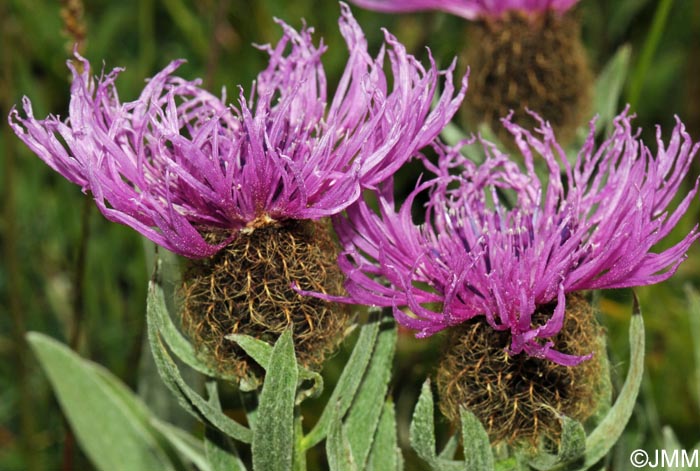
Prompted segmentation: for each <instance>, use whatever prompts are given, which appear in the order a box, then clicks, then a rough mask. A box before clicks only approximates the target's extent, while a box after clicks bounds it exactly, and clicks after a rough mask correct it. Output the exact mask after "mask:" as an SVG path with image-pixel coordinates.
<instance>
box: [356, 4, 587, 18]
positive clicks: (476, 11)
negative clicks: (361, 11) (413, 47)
mask: <svg viewBox="0 0 700 471" xmlns="http://www.w3.org/2000/svg"><path fill="white" fill-rule="evenodd" d="M578 1H579V0H352V2H353V3H354V4H356V5H358V6H360V7H363V8H367V9H368V10H377V11H382V12H387V13H396V12H413V11H422V10H439V11H444V12H446V13H450V14H452V15H456V16H461V17H463V18H466V19H468V20H475V19H478V18H487V17H500V16H501V15H503V14H504V13H506V12H509V11H519V12H522V13H542V12H545V11H548V10H552V11H556V12H559V13H564V12H566V11H568V10H569V9H571V8H572V7H573V6H574V5H576V3H578Z"/></svg>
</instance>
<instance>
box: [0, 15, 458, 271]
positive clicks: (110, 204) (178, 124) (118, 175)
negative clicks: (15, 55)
mask: <svg viewBox="0 0 700 471" xmlns="http://www.w3.org/2000/svg"><path fill="white" fill-rule="evenodd" d="M341 10H342V15H341V18H340V20H339V23H340V30H341V33H342V35H343V37H344V38H345V41H346V43H347V45H348V49H349V51H350V56H349V59H348V62H347V66H346V68H345V71H344V73H343V75H342V77H341V79H340V82H339V84H338V88H337V90H336V92H335V95H334V96H331V97H327V91H326V77H325V74H324V70H323V66H322V64H321V56H322V54H323V52H324V51H325V46H323V45H320V46H318V47H316V46H314V45H313V43H312V37H311V34H312V32H313V30H312V29H311V28H305V29H302V30H301V31H300V32H297V31H295V30H294V29H292V28H291V27H290V26H288V25H286V24H284V23H283V22H281V21H278V23H279V24H280V25H281V26H282V28H283V29H284V35H283V37H282V39H281V40H280V41H279V43H278V44H277V45H276V46H275V47H271V46H265V47H263V48H262V49H263V50H265V51H266V52H267V53H268V54H269V55H270V62H269V66H268V67H267V69H265V70H263V71H262V72H261V73H260V74H259V75H258V78H257V80H256V82H255V84H254V87H253V88H254V90H253V92H251V93H250V95H249V97H247V98H246V96H245V95H244V92H243V90H242V89H241V90H240V92H239V97H238V101H237V103H235V104H232V105H227V104H226V101H225V100H226V97H225V95H224V96H223V97H222V98H218V97H216V96H214V95H212V94H210V93H209V92H207V91H205V90H203V89H201V88H200V82H199V81H187V80H184V79H182V78H179V77H176V76H174V75H173V73H174V72H175V70H176V69H177V68H178V66H179V65H180V64H181V63H182V61H175V62H172V63H171V64H170V65H169V66H168V67H166V68H165V69H164V70H162V71H161V72H159V73H158V74H157V75H155V76H154V77H153V78H152V79H150V81H149V82H148V84H147V85H146V87H145V88H144V89H143V91H142V92H141V95H140V96H139V97H138V99H137V100H135V101H133V102H126V103H122V102H120V100H119V97H118V94H117V89H116V86H115V81H116V78H117V76H118V74H119V73H120V72H121V69H115V70H113V71H112V72H111V73H109V74H106V75H105V74H102V75H101V76H100V77H99V78H97V79H96V80H95V79H93V78H92V77H91V75H90V64H89V63H88V61H87V60H85V59H83V58H82V57H80V56H76V57H77V58H78V60H80V61H81V62H82V68H83V71H82V72H78V70H76V68H75V67H74V66H73V65H72V64H71V62H69V63H68V66H69V68H70V69H71V71H72V73H73V83H72V87H71V102H70V110H69V115H68V119H66V120H65V121H62V120H61V119H60V118H59V117H57V116H49V117H48V118H46V119H44V120H37V119H35V118H34V115H33V112H32V107H31V103H30V101H29V100H28V99H27V98H24V100H23V108H24V114H25V115H26V117H22V116H20V113H19V112H18V111H17V110H16V109H13V110H12V111H11V112H10V117H9V120H10V125H11V126H12V129H13V130H14V131H15V133H16V134H17V135H18V136H19V137H20V138H21V139H22V140H23V141H24V142H25V143H26V144H27V146H29V148H30V149H31V150H32V151H34V152H35V153H36V154H37V155H38V156H39V157H40V158H41V159H43V160H44V161H45V162H46V163H47V164H48V165H49V166H51V167H52V168H53V169H54V170H56V171H57V172H59V173H60V174H61V175H63V176H64V177H66V178H67V179H68V180H70V181H72V182H74V183H76V184H78V185H80V186H81V187H82V188H83V191H84V192H87V191H90V192H91V193H92V195H93V197H94V199H95V202H96V203H97V205H98V207H99V208H100V210H101V211H102V213H103V214H104V215H105V216H106V217H107V218H108V219H109V220H111V221H115V222H119V223H122V224H126V225H128V226H130V227H132V228H134V229H136V230H137V231H138V232H140V233H141V234H143V235H145V236H146V237H148V238H149V239H151V240H152V241H154V242H156V243H157V244H160V245H162V246H164V247H166V248H167V249H169V250H172V251H174V252H177V253H179V254H181V255H184V256H187V257H191V258H197V257H205V256H210V255H212V254H213V253H215V252H216V251H217V250H219V249H220V248H221V247H222V246H223V245H225V244H226V243H227V242H229V241H230V238H232V237H235V234H236V233H237V232H238V231H240V230H244V229H246V227H256V226H257V225H261V224H264V223H265V222H269V221H271V220H285V219H319V218H322V217H325V216H329V215H333V214H336V213H338V212H340V211H342V210H343V209H345V208H346V207H347V206H348V205H350V204H351V203H353V202H354V201H355V200H357V199H358V198H359V196H360V193H361V190H362V189H363V188H373V187H375V186H376V185H377V184H378V183H380V182H381V181H382V180H385V179H386V178H387V177H389V176H390V175H392V174H393V173H394V172H395V171H396V170H397V169H398V168H399V167H400V166H401V165H402V164H403V163H404V162H405V161H406V160H407V159H408V158H409V157H411V156H412V155H413V154H414V152H415V151H416V150H417V149H419V148H421V147H423V146H425V145H427V144H428V143H429V142H431V141H432V140H433V138H434V137H435V136H436V135H437V134H438V133H439V132H440V131H441V130H442V128H443V127H444V125H445V124H446V123H447V122H448V121H449V120H450V119H451V117H452V115H453V114H454V113H455V112H456V111H457V109H458V107H459V105H460V103H461V101H462V99H463V97H464V93H465V92H466V77H465V80H464V81H463V83H462V86H461V88H460V90H458V91H457V92H455V89H454V86H453V82H452V72H453V69H454V62H453V64H452V65H451V66H450V67H449V68H448V69H447V70H445V71H439V70H438V69H437V68H436V66H435V63H434V62H433V60H432V58H431V59H430V67H429V68H427V69H426V68H424V67H423V66H422V65H421V64H420V63H419V62H418V61H417V60H416V59H415V58H414V57H413V56H411V55H409V54H407V53H406V50H405V48H404V47H403V46H402V45H401V44H400V43H399V42H398V41H397V40H396V38H395V37H394V36H392V35H391V34H389V33H388V32H386V31H385V32H384V35H385V41H386V44H385V45H384V46H383V47H382V48H381V50H380V52H379V54H378V55H377V57H376V58H373V57H372V56H370V55H369V53H368V52H367V43H366V40H365V37H364V35H363V33H362V30H361V29H360V27H359V25H358V24H357V22H356V21H355V19H354V18H353V17H352V14H351V12H350V9H349V8H348V7H347V5H345V4H341ZM386 56H388V58H389V63H390V66H391V71H392V76H391V77H387V76H386V75H385V73H384V71H383V67H384V63H385V57H386ZM439 76H443V77H444V80H443V82H444V84H443V90H442V94H441V95H440V96H439V99H438V100H437V102H436V105H435V106H434V109H432V110H431V103H432V100H433V98H434V96H435V93H436V90H437V87H438V82H439V81H440V80H439ZM388 83H392V87H391V88H389V87H388ZM222 231H224V232H225V233H227V234H229V236H230V238H229V240H227V241H224V242H222V243H221V244H218V245H212V244H210V243H209V242H208V241H207V240H205V235H206V234H207V233H210V232H218V233H221V232H222Z"/></svg>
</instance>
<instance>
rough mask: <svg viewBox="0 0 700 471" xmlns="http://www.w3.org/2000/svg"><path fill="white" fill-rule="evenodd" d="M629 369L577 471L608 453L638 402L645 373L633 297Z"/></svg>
mask: <svg viewBox="0 0 700 471" xmlns="http://www.w3.org/2000/svg"><path fill="white" fill-rule="evenodd" d="M629 335H630V367H629V371H628V372H627V378H626V379H625V382H624V384H623V385H622V390H621V391H620V395H619V396H618V398H617V400H616V401H615V404H614V405H613V406H612V408H611V409H610V412H608V415H607V416H606V417H605V418H604V419H603V420H602V421H601V423H600V424H599V425H598V426H597V427H596V428H595V429H594V430H593V431H592V432H591V434H590V435H588V438H587V439H586V454H585V461H584V463H583V464H582V465H581V466H580V467H578V468H577V469H578V470H586V469H589V468H590V467H591V466H593V465H594V464H595V463H597V462H598V461H600V459H602V458H603V457H604V456H605V455H607V454H608V452H609V451H610V449H611V448H612V447H613V445H614V444H615V443H616V442H617V440H618V439H619V438H620V435H622V432H623V431H624V429H625V426H626V425H627V422H628V421H629V419H630V417H631V416H632V411H633V409H634V404H635V402H636V401H637V395H638V394H639V387H640V386H641V384H642V373H643V372H644V320H643V319H642V313H641V310H640V308H639V301H638V300H637V296H636V295H635V296H634V310H633V313H632V320H631V321H630V334H629Z"/></svg>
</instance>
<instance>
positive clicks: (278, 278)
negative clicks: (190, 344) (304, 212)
mask: <svg viewBox="0 0 700 471" xmlns="http://www.w3.org/2000/svg"><path fill="white" fill-rule="evenodd" d="M337 254H338V249H337V247H336V245H335V242H334V241H333V239H332V238H331V235H330V232H329V228H328V227H327V225H326V224H325V223H322V222H312V221H290V222H281V223H274V224H269V225H265V226H263V227H260V228H257V229H254V230H253V231H252V232H249V233H246V232H242V233H241V234H240V235H239V236H238V237H237V238H236V239H235V240H234V241H233V242H232V243H231V244H230V245H229V246H228V247H226V248H225V249H223V250H221V251H220V252H219V253H217V254H216V255H215V256H214V257H212V258H210V259H205V260H198V261H195V262H193V264H192V265H191V266H190V267H189V269H188V270H187V271H186V274H185V277H184V280H185V281H184V283H183V289H182V293H183V309H182V323H183V328H184V330H185V331H186V333H188V334H189V336H190V337H191V338H192V339H193V341H194V343H195V346H196V349H197V351H198V352H199V353H200V355H201V356H203V357H204V358H205V359H206V360H208V362H209V363H210V364H211V365H212V367H214V368H215V369H216V370H218V371H220V372H221V373H223V374H225V375H227V376H234V377H238V378H259V377H260V376H261V375H262V370H261V369H260V368H259V366H258V365H257V364H256V363H255V362H254V361H253V360H252V359H251V358H250V357H248V356H247V355H246V354H245V352H244V351H243V350H242V349H241V348H240V347H238V346H237V345H236V344H235V343H234V342H232V341H231V340H227V339H226V338H225V336H226V335H228V334H232V333H238V334H246V335H250V336H252V337H255V338H258V339H261V340H264V341H266V342H268V343H274V341H275V340H276V339H277V338H278V337H279V336H280V335H281V334H282V333H283V332H284V331H285V330H286V329H287V328H288V327H289V326H290V325H293V326H294V328H293V329H294V330H293V337H294V345H295V350H296V355H297V358H298V360H299V361H300V363H301V364H302V365H304V366H306V367H308V368H311V369H320V366H321V364H322V363H323V360H324V358H325V356H326V355H327V354H328V353H329V352H331V351H332V350H334V349H335V348H336V346H337V344H338V343H339V342H340V340H341V337H342V333H343V331H344V330H345V327H346V325H347V322H348V318H349V315H348V312H349V310H348V309H347V308H346V306H344V305H340V304H337V303H329V302H326V301H322V300H320V299H317V298H313V297H309V296H300V295H299V294H297V293H296V292H295V291H294V290H293V289H292V287H291V284H292V283H293V282H296V283H297V285H298V286H299V287H300V288H301V289H304V290H310V291H317V292H323V293H329V294H333V295H340V294H343V292H344V291H343V275H342V273H341V272H340V270H339V268H338V266H337V263H336V259H337Z"/></svg>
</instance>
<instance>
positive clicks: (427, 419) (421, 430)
mask: <svg viewBox="0 0 700 471" xmlns="http://www.w3.org/2000/svg"><path fill="white" fill-rule="evenodd" d="M433 409H434V406H433V393H432V391H431V390H430V380H426V381H425V383H423V387H422V389H421V393H420V396H419V397H418V403H417V404H416V408H415V410H414V411H413V420H412V421H411V427H410V430H409V441H410V442H411V447H413V449H414V450H415V452H416V454H417V455H418V456H419V457H420V458H422V459H423V460H425V461H426V462H427V463H428V465H430V467H431V468H432V469H434V470H436V471H452V470H455V471H456V470H463V469H465V468H464V463H462V462H459V461H452V460H446V459H443V458H439V457H438V456H436V454H435V418H434V417H433Z"/></svg>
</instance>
